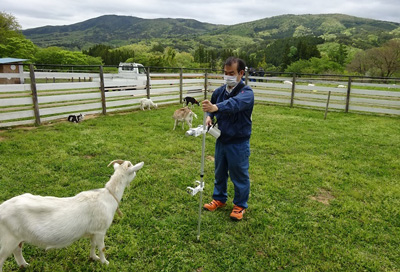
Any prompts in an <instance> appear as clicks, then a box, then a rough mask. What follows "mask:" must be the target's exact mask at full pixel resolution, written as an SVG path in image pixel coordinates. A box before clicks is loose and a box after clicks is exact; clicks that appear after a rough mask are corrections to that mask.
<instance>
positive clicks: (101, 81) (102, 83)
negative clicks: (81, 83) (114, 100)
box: [100, 65, 107, 115]
mask: <svg viewBox="0 0 400 272" xmlns="http://www.w3.org/2000/svg"><path fill="white" fill-rule="evenodd" d="M100 93H101V107H102V109H103V111H102V113H103V114H104V115H106V114H107V106H106V92H105V89H104V74H103V66H102V65H100Z"/></svg>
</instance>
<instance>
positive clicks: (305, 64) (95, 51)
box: [0, 12, 400, 77]
mask: <svg viewBox="0 0 400 272" xmlns="http://www.w3.org/2000/svg"><path fill="white" fill-rule="evenodd" d="M0 15H1V16H0V17H3V18H5V21H6V22H7V20H8V21H10V23H9V26H7V24H4V27H1V26H0V31H2V33H3V32H4V33H5V35H3V38H2V40H1V41H0V57H4V56H7V57H18V58H27V59H29V60H30V61H31V62H35V63H51V64H81V65H85V64H91V65H92V64H95V65H98V64H103V65H117V64H118V63H119V62H139V63H142V64H143V65H145V66H153V67H186V68H212V69H220V68H221V67H222V63H223V61H224V59H226V58H227V57H228V56H232V55H234V56H238V57H240V58H242V59H244V60H245V61H246V63H247V65H248V67H250V68H253V70H252V71H261V70H262V69H263V70H268V71H280V72H296V73H318V74H320V73H341V74H342V73H347V74H357V75H368V76H382V77H383V76H400V24H399V23H393V22H385V21H378V20H372V19H365V18H358V17H353V16H348V15H343V14H322V15H310V14H308V15H281V16H275V17H271V18H265V19H261V20H257V21H252V22H247V23H241V24H236V25H229V26H228V25H215V24H209V23H203V22H199V21H196V20H191V19H169V18H166V19H142V18H137V17H132V16H118V15H105V16H101V17H98V18H93V19H90V20H87V21H84V22H80V23H76V24H72V25H66V26H45V27H39V28H34V29H27V30H24V31H21V30H20V29H19V28H18V24H17V23H16V22H15V21H16V18H13V16H12V15H8V14H6V13H4V12H3V13H1V14H0ZM7 28H9V29H7ZM16 33H17V34H18V35H16ZM22 34H23V35H22Z"/></svg>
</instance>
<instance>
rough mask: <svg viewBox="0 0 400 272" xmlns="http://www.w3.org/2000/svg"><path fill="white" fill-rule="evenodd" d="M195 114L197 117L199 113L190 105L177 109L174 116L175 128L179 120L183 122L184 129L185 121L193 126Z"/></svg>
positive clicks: (190, 126)
mask: <svg viewBox="0 0 400 272" xmlns="http://www.w3.org/2000/svg"><path fill="white" fill-rule="evenodd" d="M193 116H194V117H195V118H196V119H197V115H196V114H195V113H194V112H193V111H191V110H190V109H189V108H188V107H184V108H180V109H177V110H176V111H175V112H174V115H173V116H172V118H174V119H175V123H174V130H175V128H176V125H177V124H178V123H179V122H182V129H184V125H185V122H186V123H187V124H188V126H189V128H192V122H193Z"/></svg>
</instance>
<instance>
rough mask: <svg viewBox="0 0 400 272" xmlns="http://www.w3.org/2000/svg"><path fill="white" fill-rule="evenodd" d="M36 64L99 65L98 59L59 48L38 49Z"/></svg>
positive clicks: (99, 59)
mask: <svg viewBox="0 0 400 272" xmlns="http://www.w3.org/2000/svg"><path fill="white" fill-rule="evenodd" d="M35 62H36V63H38V64H63V65H101V64H102V60H101V58H100V57H92V56H88V55H85V54H83V53H82V52H79V51H74V52H72V51H67V50H64V49H61V48H59V47H48V48H44V49H39V50H38V52H37V53H36V54H35Z"/></svg>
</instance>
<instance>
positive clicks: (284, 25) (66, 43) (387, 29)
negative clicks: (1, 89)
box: [23, 14, 400, 49]
mask: <svg viewBox="0 0 400 272" xmlns="http://www.w3.org/2000/svg"><path fill="white" fill-rule="evenodd" d="M398 33H400V23H395V22H388V21H381V20H374V19H368V18H360V17H355V16H350V15H345V14H305V15H294V14H285V15H279V16H273V17H268V18H264V19H259V20H255V21H250V22H245V23H239V24H234V25H219V24H211V23H204V22H200V21H197V20H195V19H182V18H177V19H172V18H157V19H143V18H139V17H134V16H122V15H102V16H100V17H96V18H92V19H88V20H85V21H83V22H78V23H75V24H71V25H64V26H43V27H38V28H31V29H27V30H23V34H24V35H25V36H26V37H27V38H28V39H30V40H32V41H33V42H34V43H35V44H37V45H38V46H41V47H48V46H60V47H65V48H69V49H71V48H78V49H82V48H87V47H89V46H91V45H94V44H107V45H111V46H116V47H118V46H122V45H128V44H131V43H136V42H140V41H143V40H146V41H148V40H154V39H174V42H175V43H176V40H186V41H189V40H190V41H192V42H199V41H201V40H202V39H206V38H209V37H215V38H216V39H226V37H222V36H226V35H229V36H232V37H242V38H244V39H247V41H248V42H257V41H268V40H276V39H281V38H288V37H296V36H305V35H312V36H317V37H323V38H324V39H325V40H330V39H331V40H334V39H338V38H340V39H348V40H349V41H348V42H357V40H360V39H361V40H362V39H366V38H369V39H376V40H377V42H376V43H377V44H378V43H380V42H384V41H385V40H388V39H390V38H396V37H400V36H399V34H398ZM370 36H371V37H370ZM372 36H373V37H372ZM174 42H171V43H174Z"/></svg>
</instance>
